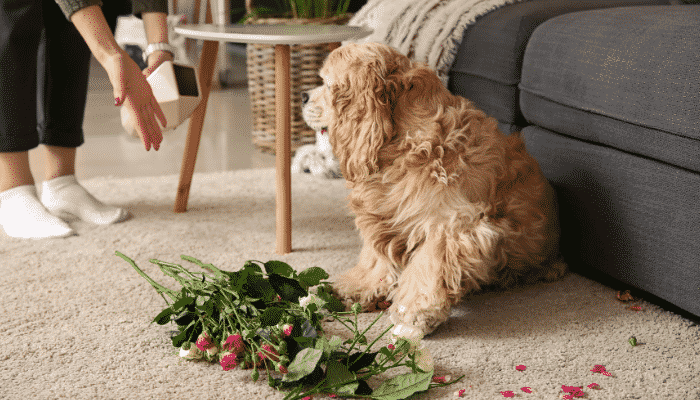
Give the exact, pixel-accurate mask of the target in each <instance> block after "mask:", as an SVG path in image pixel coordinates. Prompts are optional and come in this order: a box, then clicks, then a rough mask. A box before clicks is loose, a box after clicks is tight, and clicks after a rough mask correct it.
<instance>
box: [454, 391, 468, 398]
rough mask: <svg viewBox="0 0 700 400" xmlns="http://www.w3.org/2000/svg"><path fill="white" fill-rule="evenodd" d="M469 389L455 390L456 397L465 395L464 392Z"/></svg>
mask: <svg viewBox="0 0 700 400" xmlns="http://www.w3.org/2000/svg"><path fill="white" fill-rule="evenodd" d="M466 391H467V389H459V390H458V391H456V392H455V397H464V392H466Z"/></svg>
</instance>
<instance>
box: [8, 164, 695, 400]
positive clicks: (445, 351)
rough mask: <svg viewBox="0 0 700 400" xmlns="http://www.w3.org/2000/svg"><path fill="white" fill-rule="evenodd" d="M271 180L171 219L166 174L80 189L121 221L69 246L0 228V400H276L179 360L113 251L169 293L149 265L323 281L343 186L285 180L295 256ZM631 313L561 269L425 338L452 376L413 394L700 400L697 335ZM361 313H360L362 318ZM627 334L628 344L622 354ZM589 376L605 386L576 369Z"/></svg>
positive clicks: (229, 181) (229, 184)
mask: <svg viewBox="0 0 700 400" xmlns="http://www.w3.org/2000/svg"><path fill="white" fill-rule="evenodd" d="M274 177H275V174H274V170H272V169H263V170H245V171H235V172H226V173H211V174H196V175H195V176H194V181H193V186H192V191H191V196H190V203H189V211H188V212H187V213H184V214H174V213H173V212H172V211H171V210H172V206H173V201H174V197H175V189H176V186H177V177H176V176H165V177H159V178H133V179H113V178H100V179H91V180H86V181H83V182H82V183H83V185H84V186H85V187H86V188H88V190H90V191H91V192H92V193H93V194H94V195H95V196H96V197H97V198H99V199H101V200H103V201H105V202H108V203H110V204H114V205H119V206H122V207H125V208H127V209H128V210H130V211H131V213H132V214H133V218H132V219H130V220H128V221H126V222H123V223H120V224H116V225H112V226H94V225H89V224H85V223H80V222H77V223H72V225H73V226H74V227H75V228H76V230H77V232H78V233H79V235H78V236H74V237H70V238H67V239H57V240H44V241H26V240H17V239H11V238H9V237H7V236H6V235H5V234H4V232H0V293H2V297H1V299H2V301H0V339H1V340H0V398H2V399H12V400H27V399H58V398H67V399H282V398H283V397H284V395H283V394H282V393H280V392H276V391H275V390H273V389H271V388H270V387H268V386H267V383H266V380H264V379H261V380H260V381H258V382H257V383H254V382H252V380H251V378H250V374H249V372H250V371H243V370H233V371H228V372H225V371H223V370H222V368H221V367H220V366H219V365H218V364H214V365H211V364H205V363H195V362H189V361H184V360H182V359H180V358H179V357H178V356H177V355H176V352H175V351H174V349H173V348H172V346H171V345H170V342H169V339H168V331H169V330H172V329H173V327H171V326H169V325H165V326H159V325H155V324H153V325H150V321H151V320H152V319H153V317H154V316H155V315H156V314H157V313H158V312H159V311H160V310H162V309H163V307H164V306H165V303H164V302H163V299H162V298H161V297H160V296H158V295H157V293H156V292H155V290H154V289H153V288H152V287H151V286H150V285H149V284H148V283H147V282H146V281H145V280H144V279H143V278H142V277H140V276H139V275H138V274H137V273H136V272H135V271H134V270H133V269H132V268H131V267H130V266H129V265H128V264H127V263H125V262H124V261H123V260H122V259H120V258H118V257H117V256H115V255H114V252H115V250H118V251H121V252H123V253H124V254H126V255H127V256H129V257H131V258H132V259H134V260H135V261H136V262H137V263H138V264H139V266H140V267H141V268H142V269H144V270H145V271H146V272H147V273H148V274H149V275H150V276H151V277H153V278H154V279H156V280H157V281H158V282H161V283H164V284H166V285H167V286H169V287H171V288H179V287H178V286H177V285H175V282H174V281H172V280H169V279H170V278H167V277H165V276H164V275H162V273H161V272H160V270H159V269H158V268H157V267H156V266H155V265H153V264H150V263H149V262H148V260H149V259H151V258H155V259H159V260H164V261H171V262H179V256H180V255H181V254H185V255H190V256H193V257H196V258H199V259H200V260H202V261H204V262H207V263H212V264H214V265H216V266H218V267H219V268H223V269H229V270H236V269H238V268H240V267H242V265H243V263H244V262H245V261H246V260H251V259H253V260H261V261H267V260H274V259H278V260H282V261H285V262H287V263H289V264H290V265H292V266H293V267H294V268H296V269H298V270H301V269H304V268H307V267H311V266H319V267H322V268H324V269H326V271H328V272H329V273H330V274H331V278H330V279H331V280H333V279H335V278H337V277H338V276H339V275H340V273H341V272H342V271H343V270H345V269H347V268H350V267H351V266H353V265H354V263H355V261H356V259H357V255H358V252H359V249H360V240H359V237H358V233H357V232H356V230H355V227H354V223H353V218H352V216H351V215H349V213H348V211H347V209H346V206H345V200H344V199H345V196H346V194H347V191H346V189H345V185H344V182H342V181H340V180H325V179H320V178H313V177H311V176H308V175H295V176H293V226H294V233H293V248H294V252H293V253H291V254H289V255H285V256H279V255H277V254H275V253H274V244H275V234H274V232H275V218H274V208H275V194H274V187H275V185H274ZM192 267H193V268H195V269H196V267H194V266H192ZM637 305H638V306H639V307H641V310H640V311H632V310H630V309H628V305H625V304H623V303H621V302H619V301H618V300H617V299H616V292H615V290H614V289H612V288H609V287H606V286H603V285H601V284H599V283H597V282H594V281H591V280H589V279H587V278H584V277H582V276H580V275H577V274H574V273H569V274H567V275H566V276H565V277H564V278H563V279H561V280H560V281H557V282H554V283H547V284H545V283H542V284H537V285H534V286H528V287H524V288H518V289H513V290H509V291H499V292H486V293H480V294H477V295H474V296H470V297H467V298H465V299H464V300H463V301H462V302H461V303H460V304H458V305H457V306H456V307H455V308H454V310H453V313H452V316H451V318H450V319H449V320H448V321H447V322H446V323H445V324H444V325H442V326H441V327H440V328H438V329H437V331H436V332H435V333H434V334H433V335H431V336H429V337H428V338H426V339H425V344H426V346H427V347H428V348H429V349H430V351H431V352H432V354H433V357H434V360H435V365H436V370H437V372H438V373H439V374H449V375H451V376H452V377H457V376H460V375H465V377H464V378H463V380H462V381H461V382H460V383H458V384H456V385H453V386H450V387H447V388H438V389H434V390H431V391H428V392H426V393H422V394H419V395H416V396H414V398H416V399H451V398H455V397H454V394H453V393H454V392H455V391H456V390H458V389H465V393H464V398H466V399H501V398H504V396H503V394H502V393H501V392H506V391H512V392H513V393H514V394H517V396H516V398H517V399H521V400H530V399H532V400H535V399H558V398H560V395H561V394H562V390H561V387H562V385H567V386H581V387H583V388H584V392H585V395H586V398H587V399H591V400H599V399H615V400H620V399H648V400H657V399H670V400H698V399H700V377H699V375H698V374H699V372H700V327H698V325H696V324H695V323H693V322H692V321H689V320H687V319H684V318H682V317H680V316H677V315H675V314H672V313H670V312H667V311H664V310H663V309H661V308H659V307H657V306H655V305H652V304H649V303H646V302H639V303H637ZM372 318H373V315H371V314H366V315H363V323H368V322H369V321H370V320H371V319H372ZM383 322H384V321H380V324H381V323H383ZM373 333H374V334H378V329H374V328H373V330H372V331H370V336H371V335H372V334H373ZM630 336H635V337H636V338H637V340H638V342H639V343H643V344H641V345H638V346H636V347H633V346H632V345H630V343H629V342H628V339H629V338H630ZM518 365H525V366H526V370H525V371H518V370H516V368H515V367H516V366H518ZM593 365H604V366H605V368H606V370H607V371H608V372H610V373H611V376H604V375H602V374H599V373H593V372H591V371H590V370H591V367H592V366H593ZM591 383H597V384H598V385H599V389H589V388H588V387H587V386H588V385H589V384H591ZM522 387H530V388H532V391H533V393H531V394H528V393H525V392H524V391H522V390H521V388H522Z"/></svg>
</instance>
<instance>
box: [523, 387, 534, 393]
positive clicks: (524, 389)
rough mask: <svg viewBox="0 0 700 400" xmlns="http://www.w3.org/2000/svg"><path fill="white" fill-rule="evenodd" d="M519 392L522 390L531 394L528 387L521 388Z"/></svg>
mask: <svg viewBox="0 0 700 400" xmlns="http://www.w3.org/2000/svg"><path fill="white" fill-rule="evenodd" d="M520 390H522V391H523V392H525V393H532V389H531V388H530V387H528V386H525V387H521V388H520Z"/></svg>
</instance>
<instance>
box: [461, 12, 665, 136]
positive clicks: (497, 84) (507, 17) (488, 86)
mask: <svg viewBox="0 0 700 400" xmlns="http://www.w3.org/2000/svg"><path fill="white" fill-rule="evenodd" d="M667 3H668V1H666V0H587V1H578V0H539V1H523V2H519V3H515V4H510V5H507V6H504V7H501V8H499V9H497V10H495V11H493V12H491V13H488V14H486V15H484V16H482V17H480V18H478V19H477V20H476V22H475V23H474V24H473V25H471V26H470V27H469V28H468V29H467V30H466V31H465V33H464V36H463V38H462V44H461V45H460V47H459V51H458V53H457V56H456V58H455V61H454V63H453V64H452V68H451V69H450V74H449V76H450V80H449V83H448V88H449V90H450V91H451V92H452V93H454V94H457V95H460V96H463V97H465V98H468V99H470V100H472V101H474V102H475V103H476V104H477V105H478V106H479V107H480V108H481V109H483V110H484V111H485V112H486V113H487V114H489V115H491V116H493V117H495V118H496V119H498V120H499V121H501V122H503V123H507V124H515V125H519V126H524V124H525V120H524V119H523V117H522V115H521V113H520V108H519V105H518V97H519V90H518V83H519V82H520V73H521V68H522V59H523V54H524V53H525V46H526V45H527V42H528V40H529V39H530V35H531V34H532V32H533V31H534V30H535V28H537V26H538V25H540V24H542V23H543V22H545V21H547V20H548V19H550V18H553V17H556V16H558V15H562V14H566V13H570V12H575V11H582V10H591V9H598V8H610V7H620V6H625V5H638V4H667Z"/></svg>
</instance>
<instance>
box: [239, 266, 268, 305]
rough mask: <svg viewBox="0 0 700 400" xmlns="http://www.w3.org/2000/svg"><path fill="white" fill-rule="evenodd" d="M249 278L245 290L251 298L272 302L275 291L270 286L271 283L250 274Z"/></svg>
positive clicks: (244, 285) (244, 286)
mask: <svg viewBox="0 0 700 400" xmlns="http://www.w3.org/2000/svg"><path fill="white" fill-rule="evenodd" d="M247 278H248V279H247V280H246V282H245V283H244V284H243V288H244V289H245V291H246V293H247V294H248V295H249V296H250V297H253V298H256V299H264V300H265V301H272V299H273V298H274V297H275V291H274V289H273V288H272V286H271V285H270V282H268V281H267V280H265V279H264V278H263V277H262V276H259V275H252V274H250V273H249V274H248V277H247Z"/></svg>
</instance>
